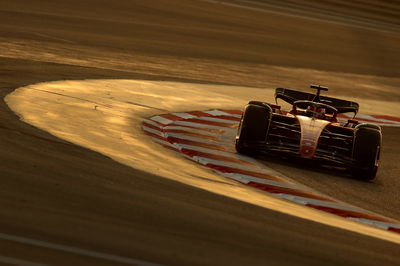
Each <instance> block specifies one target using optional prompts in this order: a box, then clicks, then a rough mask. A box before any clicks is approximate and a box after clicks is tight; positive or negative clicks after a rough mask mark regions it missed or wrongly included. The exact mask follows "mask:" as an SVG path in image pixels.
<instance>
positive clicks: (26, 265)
mask: <svg viewBox="0 0 400 266" xmlns="http://www.w3.org/2000/svg"><path fill="white" fill-rule="evenodd" d="M0 262H2V263H6V264H7V265H17V266H46V264H42V263H35V262H30V261H26V260H20V259H16V258H11V257H5V256H0Z"/></svg>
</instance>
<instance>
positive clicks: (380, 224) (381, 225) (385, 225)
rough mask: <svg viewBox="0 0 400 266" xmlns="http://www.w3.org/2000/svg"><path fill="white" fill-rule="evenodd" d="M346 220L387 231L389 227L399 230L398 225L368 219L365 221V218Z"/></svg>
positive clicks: (349, 218)
mask: <svg viewBox="0 0 400 266" xmlns="http://www.w3.org/2000/svg"><path fill="white" fill-rule="evenodd" d="M347 219H348V220H352V221H356V222H360V223H365V224H369V225H373V226H376V227H379V228H382V229H385V230H387V229H388V228H389V227H392V228H397V229H400V225H399V224H392V223H386V222H381V221H375V220H370V219H365V218H354V217H347Z"/></svg>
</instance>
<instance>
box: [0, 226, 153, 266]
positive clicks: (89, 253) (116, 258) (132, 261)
mask: <svg viewBox="0 0 400 266" xmlns="http://www.w3.org/2000/svg"><path fill="white" fill-rule="evenodd" d="M0 239H3V240H8V241H13V242H17V243H21V244H25V245H31V246H36V247H42V248H48V249H52V250H58V251H62V252H67V253H72V254H77V255H82V256H86V257H92V258H95V259H102V260H108V261H111V262H118V263H124V264H129V265H142V266H158V265H160V264H155V263H152V262H148V261H144V260H137V259H132V258H127V257H122V256H117V255H111V254H106V253H101V252H97V251H91V250H87V249H81V248H76V247H71V246H65V245H60V244H54V243H50V242H45V241H41V240H36V239H31V238H25V237H20V236H14V235H9V234H4V233H0Z"/></svg>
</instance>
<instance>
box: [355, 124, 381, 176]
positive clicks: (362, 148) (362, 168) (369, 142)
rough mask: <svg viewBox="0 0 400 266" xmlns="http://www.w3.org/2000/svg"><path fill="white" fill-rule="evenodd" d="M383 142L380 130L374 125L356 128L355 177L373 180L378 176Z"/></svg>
mask: <svg viewBox="0 0 400 266" xmlns="http://www.w3.org/2000/svg"><path fill="white" fill-rule="evenodd" d="M381 142H382V134H381V131H380V130H378V129H376V128H372V127H359V128H356V130H355V133H354V143H353V160H354V166H353V168H352V175H353V177H355V178H358V179H362V180H373V179H374V178H375V177H376V172H377V170H378V164H379V155H380V150H381Z"/></svg>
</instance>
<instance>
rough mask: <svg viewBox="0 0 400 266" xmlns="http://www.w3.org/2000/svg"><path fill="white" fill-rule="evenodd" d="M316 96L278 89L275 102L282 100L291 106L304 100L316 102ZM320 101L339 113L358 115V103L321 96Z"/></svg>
mask: <svg viewBox="0 0 400 266" xmlns="http://www.w3.org/2000/svg"><path fill="white" fill-rule="evenodd" d="M315 97H316V96H315V94H311V93H307V92H302V91H296V90H290V89H284V88H276V90H275V101H277V99H282V100H284V101H285V102H287V103H289V104H293V103H294V102H295V101H299V100H303V101H314V99H315ZM319 100H320V102H321V103H324V104H328V105H330V106H333V107H335V108H336V109H337V110H338V113H349V112H351V113H354V114H357V112H358V108H359V105H358V103H356V102H352V101H346V100H341V99H336V98H331V97H326V96H319Z"/></svg>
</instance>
